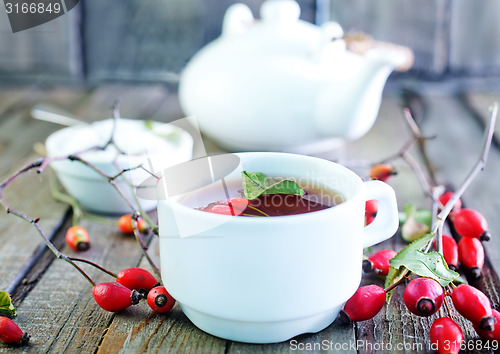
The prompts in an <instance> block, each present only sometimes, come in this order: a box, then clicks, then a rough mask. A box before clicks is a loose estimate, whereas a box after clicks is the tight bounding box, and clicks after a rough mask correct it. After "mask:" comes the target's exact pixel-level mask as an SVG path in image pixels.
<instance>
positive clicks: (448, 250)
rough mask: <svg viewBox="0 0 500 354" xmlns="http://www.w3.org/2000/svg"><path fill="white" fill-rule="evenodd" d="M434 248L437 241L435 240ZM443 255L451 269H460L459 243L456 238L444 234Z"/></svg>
mask: <svg viewBox="0 0 500 354" xmlns="http://www.w3.org/2000/svg"><path fill="white" fill-rule="evenodd" d="M434 248H436V249H437V247H436V241H434ZM443 257H444V260H445V261H446V264H448V268H450V269H451V270H457V269H458V245H457V242H456V241H455V239H454V238H453V237H451V236H449V235H443Z"/></svg>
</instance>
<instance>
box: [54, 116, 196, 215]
mask: <svg viewBox="0 0 500 354" xmlns="http://www.w3.org/2000/svg"><path fill="white" fill-rule="evenodd" d="M152 128H153V129H152V130H151V129H150V128H149V127H147V126H146V124H145V122H144V121H141V120H130V119H120V120H119V121H118V123H117V126H116V131H115V135H114V136H115V138H114V139H115V143H116V146H118V147H119V149H120V150H121V151H122V152H124V153H126V154H125V155H123V154H119V153H118V151H117V149H116V148H115V147H114V146H113V145H110V146H108V148H106V149H105V150H98V151H89V152H85V153H82V154H79V156H81V157H82V158H83V159H85V160H86V161H88V162H90V163H92V164H93V165H95V166H96V167H98V168H99V169H101V170H102V171H103V172H104V173H106V174H107V175H109V176H113V175H116V174H117V173H118V172H119V171H121V170H123V169H128V168H133V167H136V166H138V165H141V164H142V165H143V166H144V167H145V168H146V169H148V170H149V171H151V172H157V171H160V170H162V169H164V168H166V167H168V166H172V165H175V164H178V163H181V162H184V161H187V160H190V159H191V156H192V148H193V139H192V138H191V136H190V135H189V134H188V133H187V132H186V131H184V130H182V129H180V128H178V127H175V126H173V125H169V124H165V123H160V122H153V123H152ZM112 129H113V120H112V119H107V120H103V121H98V122H95V123H92V124H90V125H79V126H72V127H68V128H64V129H61V130H59V131H57V132H55V133H53V134H51V135H50V136H49V137H48V138H47V140H46V142H45V145H46V149H47V155H48V156H49V157H58V156H67V155H70V154H75V153H79V152H82V151H85V150H87V149H89V148H92V147H95V146H104V145H105V144H106V142H107V141H108V140H109V138H110V136H111V132H112ZM51 167H52V168H53V169H54V171H55V172H56V174H57V177H58V179H59V181H60V182H61V184H62V185H63V186H64V188H65V189H66V191H67V192H68V193H69V194H70V195H71V196H72V197H73V198H75V199H76V200H77V201H78V203H79V204H80V205H81V206H82V207H83V208H85V209H87V210H90V211H93V212H97V213H104V214H124V213H129V212H130V211H131V210H130V207H129V206H128V205H127V204H126V202H125V201H124V200H123V198H122V197H121V196H120V195H119V194H118V192H117V191H116V190H115V189H114V188H113V187H112V186H111V184H110V183H109V182H108V181H107V180H106V179H105V178H103V177H102V176H101V175H99V174H98V173H97V172H95V171H94V170H92V169H91V168H90V167H88V166H86V165H84V164H82V163H81V162H78V161H70V160H67V159H66V160H62V161H54V162H52V163H51ZM150 176H151V175H150V174H149V173H147V172H146V171H144V170H142V169H136V170H133V171H130V172H127V173H125V174H124V178H127V179H128V180H129V181H131V182H132V183H133V185H139V184H140V183H141V182H143V181H144V180H145V179H147V178H148V177H150ZM117 183H118V185H119V187H120V188H121V189H122V190H123V191H124V192H125V194H126V196H127V198H128V199H129V200H131V201H133V200H134V192H133V191H132V190H131V188H130V186H129V185H128V184H127V182H126V181H125V180H124V179H123V178H122V177H119V178H118V179H117ZM139 201H140V204H141V206H142V207H143V208H144V209H145V210H152V209H154V208H155V207H156V200H145V199H139Z"/></svg>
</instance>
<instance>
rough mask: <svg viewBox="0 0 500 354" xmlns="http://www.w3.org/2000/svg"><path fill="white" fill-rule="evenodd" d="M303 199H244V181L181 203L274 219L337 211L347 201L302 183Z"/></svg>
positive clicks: (266, 196) (281, 196)
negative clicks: (335, 208)
mask: <svg viewBox="0 0 500 354" xmlns="http://www.w3.org/2000/svg"><path fill="white" fill-rule="evenodd" d="M300 187H301V188H302V189H303V192H304V194H303V196H301V195H294V194H263V195H260V196H259V197H257V198H254V199H252V200H248V199H246V198H245V194H244V191H243V189H242V185H241V181H239V180H231V181H228V182H225V184H224V185H223V186H218V187H217V186H209V187H206V188H201V189H200V190H198V191H196V192H193V193H191V194H190V195H188V196H187V197H186V198H185V199H184V200H183V201H182V203H183V204H185V205H188V206H191V207H193V208H195V209H197V210H201V211H205V212H211V213H215V214H225V215H234V216H246V217H274V216H284V215H297V214H305V213H310V212H315V211H320V210H324V209H328V208H331V207H334V206H336V205H338V204H340V203H342V202H343V201H344V197H343V196H342V195H341V194H340V193H338V192H335V191H332V190H330V189H327V188H322V187H317V186H312V185H311V184H306V183H301V184H300Z"/></svg>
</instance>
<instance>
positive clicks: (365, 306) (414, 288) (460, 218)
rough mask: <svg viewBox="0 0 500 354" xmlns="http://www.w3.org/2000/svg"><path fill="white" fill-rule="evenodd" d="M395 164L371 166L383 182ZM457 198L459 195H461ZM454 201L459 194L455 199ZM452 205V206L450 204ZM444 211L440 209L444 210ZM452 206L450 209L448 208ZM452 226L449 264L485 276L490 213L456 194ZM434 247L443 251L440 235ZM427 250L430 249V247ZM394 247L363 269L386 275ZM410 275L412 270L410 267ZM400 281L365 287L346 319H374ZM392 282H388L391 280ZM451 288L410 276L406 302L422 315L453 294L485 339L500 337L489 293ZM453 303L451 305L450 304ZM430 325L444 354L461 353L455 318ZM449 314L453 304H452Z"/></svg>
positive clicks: (369, 206)
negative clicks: (465, 202) (472, 206)
mask: <svg viewBox="0 0 500 354" xmlns="http://www.w3.org/2000/svg"><path fill="white" fill-rule="evenodd" d="M393 174H394V173H393V169H392V167H391V166H390V165H386V164H379V165H375V166H373V167H372V168H371V170H370V178H371V179H378V180H382V181H384V182H387V180H388V179H389V178H390V176H392V175H393ZM453 197H454V195H453V193H452V192H449V191H448V192H445V193H443V194H442V195H440V196H439V198H438V208H439V209H440V210H441V209H445V206H446V204H447V203H448V202H449V201H450V200H451V199H452V198H453ZM457 197H458V196H457ZM454 200H455V199H454ZM451 207H452V205H450V206H449V207H448V208H451ZM440 210H439V211H440ZM448 210H449V209H448ZM376 213H377V204H376V201H372V200H369V201H367V202H366V208H365V224H366V225H369V224H370V223H371V222H372V221H373V219H374V218H375V217H376ZM448 216H449V218H448V220H449V221H450V223H451V225H452V226H451V228H452V230H455V231H456V233H455V235H456V237H457V240H458V243H457V241H456V240H455V238H454V237H452V236H450V235H442V238H441V240H442V241H441V247H440V251H441V252H442V258H444V261H445V262H446V264H447V267H448V269H450V270H453V271H454V270H458V267H459V264H460V265H461V266H462V268H463V269H464V270H465V271H466V272H467V275H468V276H469V278H472V279H477V278H479V277H480V276H481V269H482V267H483V264H484V257H485V255H484V248H483V245H482V243H481V241H488V240H489V239H490V237H491V236H490V233H489V231H488V223H487V221H486V219H485V217H484V216H483V215H482V214H481V213H480V212H478V211H476V210H473V209H467V208H463V205H462V201H461V199H460V198H457V199H456V201H455V203H454V205H453V207H452V209H451V211H450V212H449V214H448ZM433 246H434V248H435V249H436V250H438V246H437V244H436V240H434V242H433ZM427 249H428V248H427ZM396 256H397V254H396V252H395V251H393V250H390V249H386V250H381V251H378V252H375V253H373V254H372V255H370V256H369V257H368V258H367V259H365V260H364V261H363V270H364V271H365V272H367V273H373V274H375V275H377V276H379V277H385V276H386V275H387V274H388V273H389V270H390V269H391V263H390V261H391V259H393V258H394V257H396ZM407 274H411V273H410V272H409V271H408V273H407ZM400 283H402V282H401V281H400V282H398V283H396V284H394V285H393V286H389V287H388V288H386V289H383V288H381V287H380V286H377V285H368V286H363V287H360V288H359V289H358V290H357V291H356V293H355V294H354V295H353V296H352V297H351V298H350V299H349V300H348V301H347V302H346V304H345V305H344V308H343V310H342V311H341V313H340V315H339V319H340V320H341V321H342V322H344V323H345V322H351V321H364V320H367V319H370V318H373V317H374V316H375V315H376V314H377V313H378V312H379V311H380V310H381V309H382V307H383V305H384V302H385V300H386V299H388V298H390V296H389V297H388V296H387V294H388V292H389V291H390V290H392V289H393V288H394V287H395V286H398V285H399V284H400ZM386 284H387V283H386ZM447 288H448V289H449V291H446V290H445V288H443V285H441V284H440V283H439V282H438V281H436V280H435V279H433V278H432V277H417V278H414V279H413V280H411V281H410V282H409V283H408V284H407V285H406V288H405V290H404V303H405V305H406V307H407V309H408V310H409V311H410V312H411V313H413V314H415V315H417V316H422V317H428V316H432V315H434V314H436V313H437V312H438V311H440V309H441V306H442V304H443V303H445V304H446V302H445V297H446V296H450V297H451V300H452V303H453V306H454V307H455V309H456V310H457V311H458V313H460V314H461V315H462V316H463V317H464V318H466V319H467V320H469V321H470V322H471V323H472V325H473V327H474V329H475V330H476V332H477V334H478V335H479V336H480V337H481V338H483V339H486V340H497V341H500V312H498V311H497V310H495V309H492V307H491V303H490V301H489V299H488V298H487V297H486V295H485V294H484V293H482V292H481V291H480V290H478V289H476V288H475V287H473V286H471V285H467V284H461V285H458V286H456V285H454V284H453V283H451V284H449V285H448V286H447ZM446 307H447V308H448V304H446ZM439 313H440V316H439V318H437V319H436V320H435V321H434V322H433V324H432V327H431V330H430V339H431V342H432V343H433V345H434V348H436V349H437V351H438V352H439V353H458V352H459V351H460V348H461V345H462V342H463V339H464V337H463V333H462V330H461V329H460V327H459V326H458V325H457V324H456V323H455V322H454V321H453V320H452V319H451V318H450V317H444V316H443V312H442V311H440V312H439ZM448 313H450V309H448Z"/></svg>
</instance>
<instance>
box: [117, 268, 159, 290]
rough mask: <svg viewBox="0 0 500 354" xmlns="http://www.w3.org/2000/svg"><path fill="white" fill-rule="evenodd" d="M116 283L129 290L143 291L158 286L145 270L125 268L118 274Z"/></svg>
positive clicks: (156, 281)
mask: <svg viewBox="0 0 500 354" xmlns="http://www.w3.org/2000/svg"><path fill="white" fill-rule="evenodd" d="M116 281H117V282H118V283H120V284H121V285H123V286H125V287H126V288H128V289H130V290H137V291H144V292H145V293H147V292H148V291H149V290H151V289H152V288H154V287H155V286H157V285H159V282H158V280H156V278H155V277H154V276H153V275H152V274H151V273H150V272H148V271H147V270H146V269H142V268H127V269H124V270H122V271H121V272H120V273H118V275H117V277H116Z"/></svg>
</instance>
